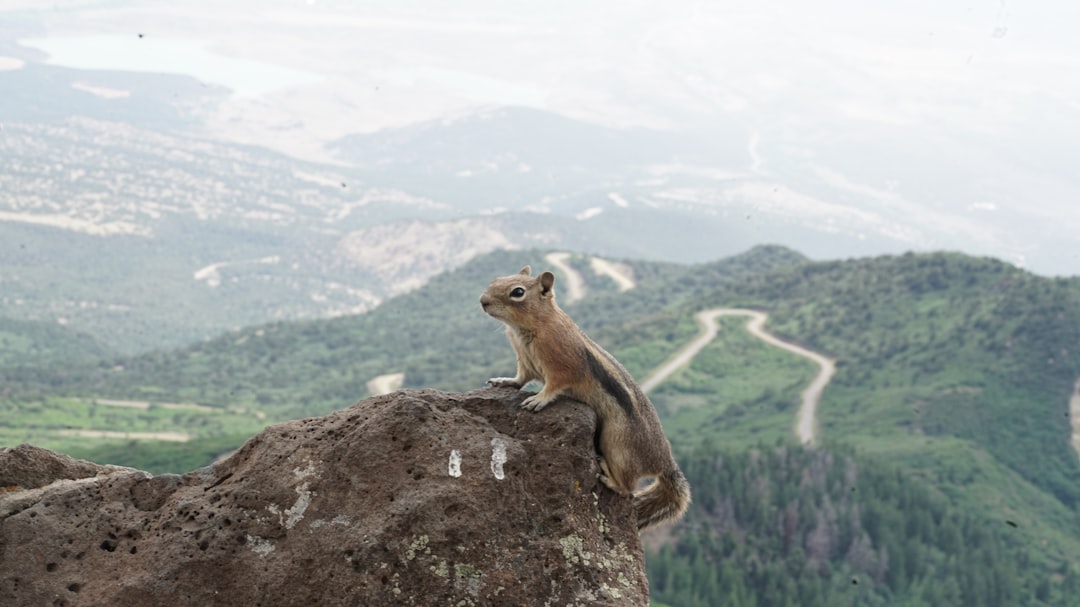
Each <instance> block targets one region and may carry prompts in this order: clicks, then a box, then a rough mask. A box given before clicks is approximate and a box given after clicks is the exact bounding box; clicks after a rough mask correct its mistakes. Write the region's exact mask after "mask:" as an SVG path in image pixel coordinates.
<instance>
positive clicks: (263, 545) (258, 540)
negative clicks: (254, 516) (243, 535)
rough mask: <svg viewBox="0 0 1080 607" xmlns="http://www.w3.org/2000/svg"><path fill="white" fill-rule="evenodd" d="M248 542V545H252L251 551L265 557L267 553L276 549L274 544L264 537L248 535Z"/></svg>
mask: <svg viewBox="0 0 1080 607" xmlns="http://www.w3.org/2000/svg"><path fill="white" fill-rule="evenodd" d="M247 543H248V546H251V551H252V552H254V553H255V554H257V555H259V556H260V557H265V556H266V555H268V554H270V553H271V552H273V551H274V544H273V543H272V542H271V541H270V540H268V539H266V538H264V537H255V536H253V535H248V536H247Z"/></svg>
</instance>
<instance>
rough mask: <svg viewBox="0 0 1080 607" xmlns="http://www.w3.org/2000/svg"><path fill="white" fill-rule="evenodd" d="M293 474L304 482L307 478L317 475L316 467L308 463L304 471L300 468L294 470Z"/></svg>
mask: <svg viewBox="0 0 1080 607" xmlns="http://www.w3.org/2000/svg"><path fill="white" fill-rule="evenodd" d="M293 474H294V475H296V478H298V479H301V480H303V479H305V478H307V477H309V476H314V475H315V466H313V465H311V464H310V463H308V466H307V468H304V469H300V467H296V468H293Z"/></svg>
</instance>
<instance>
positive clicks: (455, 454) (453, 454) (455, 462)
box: [447, 449, 461, 478]
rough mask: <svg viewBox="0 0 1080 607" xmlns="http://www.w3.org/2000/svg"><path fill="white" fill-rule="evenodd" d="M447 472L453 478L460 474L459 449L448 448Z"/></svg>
mask: <svg viewBox="0 0 1080 607" xmlns="http://www.w3.org/2000/svg"><path fill="white" fill-rule="evenodd" d="M447 474H449V475H450V476H452V477H454V478H458V477H459V476H461V451H458V450H457V449H451V450H450V465H449V469H448V470H447Z"/></svg>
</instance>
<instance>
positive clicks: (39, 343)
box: [0, 318, 110, 369]
mask: <svg viewBox="0 0 1080 607" xmlns="http://www.w3.org/2000/svg"><path fill="white" fill-rule="evenodd" d="M109 354H110V352H109V350H108V349H106V348H105V347H104V346H102V345H101V344H100V343H98V342H97V341H95V340H94V339H93V338H92V337H90V336H88V335H84V334H82V333H78V332H76V331H73V330H71V329H68V328H66V327H64V326H62V325H59V324H57V323H55V322H52V323H50V322H39V321H25V320H15V319H11V318H0V369H8V368H13V367H19V368H30V367H44V368H49V367H59V366H63V365H68V364H73V363H85V362H88V361H94V360H97V359H101V358H104V357H106V356H108V355H109Z"/></svg>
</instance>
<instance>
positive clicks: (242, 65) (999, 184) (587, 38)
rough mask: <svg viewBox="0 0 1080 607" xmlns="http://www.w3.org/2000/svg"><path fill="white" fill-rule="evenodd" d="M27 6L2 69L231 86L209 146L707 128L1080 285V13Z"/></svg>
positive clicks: (861, 8) (833, 192)
mask: <svg viewBox="0 0 1080 607" xmlns="http://www.w3.org/2000/svg"><path fill="white" fill-rule="evenodd" d="M7 4H8V5H9V6H10V8H8V9H4V8H0V19H4V20H5V21H8V24H9V28H8V29H9V30H10V29H14V30H15V31H18V32H20V33H21V35H19V36H18V37H17V40H19V41H22V42H23V43H24V44H22V45H21V46H20V47H13V46H11V45H10V44H9V45H8V46H7V47H4V48H6V49H7V50H4V48H0V56H7V57H8V58H7V60H6V63H5V62H4V61H3V60H2V58H0V66H6V69H9V70H10V69H19V66H18V62H19V61H25V60H44V61H46V62H49V61H55V63H56V64H58V65H68V66H72V67H79V68H82V69H106V68H109V69H126V70H148V69H151V66H152V65H154V64H155V63H157V64H158V65H160V69H161V70H162V71H168V72H174V73H186V74H190V75H193V76H195V77H196V78H199V79H201V80H204V81H206V82H210V83H213V84H219V85H223V86H229V87H232V88H233V89H235V90H236V94H234V95H231V96H229V97H228V98H227V99H225V100H224V101H223V102H221V103H220V104H219V105H218V106H217V107H216V108H215V110H214V111H213V112H212V113H211V114H208V115H206V116H205V128H204V129H203V130H202V133H203V134H204V135H206V134H209V135H211V136H213V137H218V138H222V139H224V140H229V141H235V142H242V143H251V144H257V145H264V146H268V147H271V148H273V149H276V150H278V151H284V152H286V153H289V154H291V155H294V156H297V157H300V158H305V159H312V160H319V161H331V160H334V159H333V157H332V155H331V154H329V153H328V152H327V150H326V148H325V147H324V145H325V144H326V143H328V142H330V141H334V140H336V139H339V138H341V137H343V136H345V135H348V134H353V133H366V132H373V131H377V130H379V129H384V128H392V127H398V126H403V125H408V124H414V123H417V122H423V121H426V120H436V119H440V118H444V117H447V116H454V115H460V114H461V113H463V112H468V111H471V110H473V109H476V108H481V107H490V106H500V105H513V106H526V107H533V108H537V109H541V110H546V111H551V112H555V113H558V114H562V115H565V116H568V117H571V118H575V119H579V120H583V121H587V122H593V123H597V124H602V125H606V126H615V127H630V126H635V127H648V128H652V129H657V130H661V131H677V132H691V133H697V134H701V135H703V136H709V137H715V138H718V139H725V140H732V139H734V140H735V141H733V142H729V143H730V144H731V145H737V146H740V147H743V148H745V159H744V161H743V162H742V163H741V164H740V165H739V166H733V167H732V166H726V165H723V164H719V165H717V166H714V167H709V168H711V169H716V170H727V169H732V170H737V171H741V172H742V174H743V175H749V176H752V177H753V178H754V179H755V180H757V181H759V182H760V183H762V184H768V185H770V186H772V185H774V184H775V185H777V186H779V187H777V188H776V190H775V191H778V192H780V193H781V194H782V193H784V192H790V193H791V196H789V197H788V198H787V199H785V200H781V201H780V202H779V203H777V204H780V205H781V206H783V205H788V206H798V205H804V206H805V205H806V204H810V205H811V206H813V205H819V204H820V205H822V206H823V207H824V206H830V207H834V208H835V207H837V205H841V206H844V207H845V208H851V209H854V212H856V213H858V214H860V215H861V216H863V217H864V219H865V222H866V224H867V225H868V226H871V227H873V229H875V230H880V231H882V232H883V233H890V234H894V235H895V234H900V235H902V238H901V239H900V240H899V242H907V243H908V244H909V245H910V248H911V249H913V250H932V249H950V248H953V247H954V246H959V248H960V249H961V250H964V251H967V252H971V253H974V254H982V255H992V256H995V257H1000V258H1002V259H1004V260H1007V261H1009V262H1011V263H1015V264H1017V265H1020V266H1023V267H1027V268H1030V269H1032V270H1034V271H1037V272H1040V273H1044V274H1051V275H1077V274H1080V247H1070V246H1069V245H1070V243H1072V242H1075V240H1076V235H1077V234H1080V208H1078V205H1077V203H1076V200H1077V198H1078V195H1080V178H1078V177H1077V174H1076V170H1075V169H1074V168H1073V166H1072V164H1073V163H1072V159H1073V158H1076V157H1078V156H1080V149H1078V148H1080V143H1077V142H1078V141H1080V102H1078V101H1077V99H1080V79H1076V78H1070V77H1069V75H1070V74H1075V73H1078V71H1080V42H1078V41H1077V40H1076V38H1075V36H1074V35H1073V32H1071V31H1070V26H1069V24H1070V23H1071V22H1072V19H1070V18H1069V15H1073V16H1080V7H1077V6H1074V5H1070V4H1067V3H1064V2H1036V3H1025V4H1022V5H1020V4H1015V5H1014V4H1013V3H1006V2H1003V1H1000V0H998V1H993V2H982V3H973V4H970V5H967V6H962V7H961V6H942V5H939V4H937V3H931V2H919V3H910V2H888V3H877V4H875V5H874V6H873V7H869V6H866V5H863V4H860V3H855V2H845V1H842V0H836V1H831V2H825V3H814V4H812V5H809V4H804V3H798V2H793V1H791V2H772V3H769V4H767V5H760V4H755V5H744V4H740V3H700V2H696V3H690V2H687V3H676V4H671V3H665V4H663V5H659V4H654V3H649V2H631V3H619V4H615V3H589V4H587V5H582V4H578V3H571V2H554V3H545V4H544V5H543V6H542V7H540V6H537V7H520V6H512V7H511V6H507V5H504V4H500V3H495V2H469V3H465V4H461V3H458V4H455V5H454V6H452V7H450V6H443V5H440V4H437V3H422V4H419V5H418V4H415V3H413V4H410V5H409V7H407V8H406V7H401V6H399V5H397V4H395V3H390V2H385V3H378V4H368V5H365V7H364V8H363V9H360V8H352V7H349V6H340V5H331V4H330V3H326V2H321V1H316V0H306V1H295V2H233V3H227V4H221V3H210V2H194V3H185V4H184V5H183V6H165V7H162V6H159V5H155V4H153V3H147V2H137V1H131V2H120V3H116V4H114V5H110V6H109V7H99V6H97V5H94V4H93V3H84V2H60V3H56V4H55V5H53V6H54V7H56V8H52V7H50V8H49V9H37V8H36V5H35V4H34V3H29V2H10V3H7ZM6 11H12V12H6ZM12 16H14V17H17V19H15V18H11V17H12ZM88 41H89V43H90V44H91V46H89V47H88V46H86V43H87V42H88ZM80 44H83V46H81V47H80V46H79V45H80ZM139 45H142V46H139ZM13 48H14V49H15V50H18V52H20V53H24V56H25V57H24V58H22V59H20V58H19V57H13V56H12V55H13V52H12V49H13ZM46 52H48V53H53V55H54V57H52V58H49V57H47V56H46ZM170 56H171V57H172V59H173V60H169V59H168V57H170ZM35 57H36V59H35ZM0 73H2V72H0ZM238 74H239V75H242V76H243V77H242V78H238V77H237V75H238ZM750 204H756V205H759V206H760V205H766V204H771V203H770V202H769V201H764V202H761V201H758V202H751V203H750ZM834 214H835V213H834ZM823 221H824V219H823ZM762 229H763V231H766V232H767V229H768V226H767V225H766V226H762ZM954 243H959V244H958V245H956V244H954ZM785 244H791V243H785ZM793 246H795V247H796V248H797V244H796V245H793Z"/></svg>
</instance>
